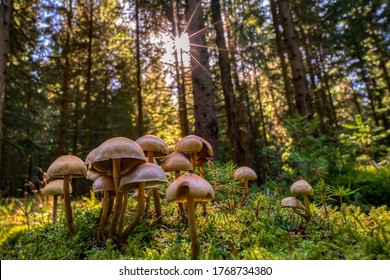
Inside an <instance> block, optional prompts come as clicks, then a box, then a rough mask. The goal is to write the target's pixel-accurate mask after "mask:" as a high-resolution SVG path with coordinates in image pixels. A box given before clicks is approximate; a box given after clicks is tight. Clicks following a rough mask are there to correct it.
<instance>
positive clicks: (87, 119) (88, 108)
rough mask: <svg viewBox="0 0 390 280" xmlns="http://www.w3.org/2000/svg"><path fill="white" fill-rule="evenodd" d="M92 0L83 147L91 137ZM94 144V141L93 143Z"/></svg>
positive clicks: (91, 6)
mask: <svg viewBox="0 0 390 280" xmlns="http://www.w3.org/2000/svg"><path fill="white" fill-rule="evenodd" d="M93 9H94V7H93V0H89V15H88V17H89V18H88V47H87V52H88V58H87V84H86V94H85V131H86V134H85V147H86V149H90V146H91V138H92V127H91V115H92V111H91V94H92V43H93ZM94 144H95V143H94Z"/></svg>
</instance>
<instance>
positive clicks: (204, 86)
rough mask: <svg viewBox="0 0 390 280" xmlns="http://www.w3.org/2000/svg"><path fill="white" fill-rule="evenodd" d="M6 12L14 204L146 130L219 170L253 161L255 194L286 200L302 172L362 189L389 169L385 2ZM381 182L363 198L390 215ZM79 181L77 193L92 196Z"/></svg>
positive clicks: (146, 2) (5, 147) (83, 6)
mask: <svg viewBox="0 0 390 280" xmlns="http://www.w3.org/2000/svg"><path fill="white" fill-rule="evenodd" d="M0 9H1V13H0V32H1V33H0V35H1V36H0V52H1V55H0V128H1V129H0V143H1V148H0V150H1V154H0V166H1V171H0V186H1V187H0V192H1V193H0V196H8V195H13V196H22V195H23V192H24V191H25V184H26V182H28V181H32V182H34V180H36V179H39V178H37V177H39V174H40V170H39V169H37V168H38V167H40V168H41V169H42V170H43V171H44V170H45V169H46V168H47V167H48V166H49V165H50V163H51V162H52V161H53V160H54V159H55V158H57V157H58V156H59V155H62V154H68V153H70V154H74V155H77V156H79V157H80V158H82V159H85V157H86V156H87V154H88V153H89V152H90V151H91V150H92V149H93V148H95V147H96V146H98V145H99V144H100V143H102V142H103V141H105V140H106V139H108V138H110V137H113V136H124V137H128V138H130V139H133V140H135V139H137V138H138V137H140V136H142V135H145V134H153V135H156V136H158V137H160V138H162V139H163V140H164V141H166V142H167V143H168V144H169V145H170V147H173V146H174V144H175V143H176V142H177V141H178V140H179V139H180V138H181V137H183V136H186V135H188V134H196V135H199V136H201V137H203V138H205V139H206V140H207V141H209V142H210V144H211V145H212V146H213V149H214V153H215V155H214V160H215V161H217V160H218V161H220V162H228V161H232V162H234V163H235V164H237V165H238V166H241V165H248V166H251V167H252V168H253V169H254V170H255V171H256V173H257V174H258V182H257V184H258V185H259V186H260V185H261V186H267V187H268V188H271V189H275V188H280V189H281V190H282V192H283V191H284V192H287V191H288V186H289V185H290V184H291V183H292V182H293V181H294V180H297V179H301V178H303V179H305V180H307V181H309V182H316V181H318V180H319V179H320V178H323V179H325V180H327V181H331V182H333V184H339V183H340V184H344V185H349V186H351V187H352V188H355V189H357V188H359V187H361V185H359V182H358V181H359V180H360V181H361V182H360V183H361V184H366V185H367V182H365V180H370V178H372V176H371V175H370V174H374V173H375V174H376V173H377V172H379V171H381V172H387V173H386V174H387V175H388V166H389V153H388V151H389V145H388V144H389V139H390V138H389V109H390V106H389V103H390V95H389V94H390V75H389V68H390V62H389V56H390V47H389V46H390V45H389V40H390V23H389V20H390V5H389V3H388V2H387V1H384V0H354V1H352V0H350V1H331V0H321V1H312V0H290V1H285V0H270V1H261V0H259V1H252V0H247V1H242V0H222V1H221V0H210V1H201V2H200V1H196V0H185V1H184V0H183V1H180V0H171V1H159V0H130V1H124V0H105V1H96V0H67V1H59V0H41V1H37V0H31V1H30V0H29V1H26V0H14V1H11V0H2V1H1V6H0ZM187 39H188V40H189V45H188V44H186V40H187ZM369 166H372V167H371V168H368V169H367V167H369ZM372 172H373V173H372ZM384 178H387V181H388V177H387V176H385V177H384ZM351 180H355V183H356V184H352V185H351ZM363 181H364V182H363ZM382 182H383V180H382ZM385 182H386V181H384V182H383V185H381V186H379V187H378V188H376V189H375V190H374V189H372V188H369V189H366V190H364V189H363V190H362V191H360V194H359V196H360V197H357V198H356V199H360V201H361V202H363V203H368V204H373V205H382V204H387V205H388V204H389V201H390V190H389V188H388V186H387V187H386V184H385ZM81 185H82V186H84V188H83V187H82V186H81V187H80V188H77V189H75V195H78V194H83V193H87V185H86V184H81Z"/></svg>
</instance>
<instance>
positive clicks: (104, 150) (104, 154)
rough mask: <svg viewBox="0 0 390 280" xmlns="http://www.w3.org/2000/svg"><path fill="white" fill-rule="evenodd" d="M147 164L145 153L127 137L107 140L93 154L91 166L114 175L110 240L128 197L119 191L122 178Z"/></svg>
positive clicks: (113, 235) (113, 237)
mask: <svg viewBox="0 0 390 280" xmlns="http://www.w3.org/2000/svg"><path fill="white" fill-rule="evenodd" d="M144 162H146V158H145V155H144V152H143V151H142V149H141V147H140V146H139V145H138V144H137V143H135V142H134V141H132V140H130V139H128V138H125V137H114V138H110V139H108V140H106V141H105V142H103V143H102V144H100V146H99V147H97V148H96V149H95V152H94V153H93V159H92V160H91V164H92V166H93V168H95V169H96V170H97V171H99V172H106V173H108V174H110V173H112V176H113V179H114V186H115V196H116V198H115V205H114V213H113V215H112V219H111V225H110V232H109V235H110V238H112V239H115V235H116V231H117V226H118V221H119V217H120V215H121V213H122V212H123V211H124V209H122V204H123V198H124V196H126V195H127V193H126V194H124V193H123V192H121V191H119V190H118V188H119V182H120V176H121V174H123V173H126V172H127V171H129V170H130V169H131V168H132V167H134V166H136V165H138V164H141V163H144Z"/></svg>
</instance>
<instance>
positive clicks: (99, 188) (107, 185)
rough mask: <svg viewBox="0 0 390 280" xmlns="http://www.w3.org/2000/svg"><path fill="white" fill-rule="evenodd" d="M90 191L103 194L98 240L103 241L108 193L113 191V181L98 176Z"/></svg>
mask: <svg viewBox="0 0 390 280" xmlns="http://www.w3.org/2000/svg"><path fill="white" fill-rule="evenodd" d="M92 190H93V191H94V192H95V193H96V192H100V193H103V201H102V212H101V215H100V222H99V232H98V240H100V241H104V239H105V236H104V225H105V224H106V220H107V217H108V213H109V209H110V200H111V199H110V192H112V191H115V185H114V180H113V178H112V177H110V176H100V177H98V178H97V179H96V180H95V181H94V182H93V184H92Z"/></svg>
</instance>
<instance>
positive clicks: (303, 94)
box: [277, 0, 311, 116]
mask: <svg viewBox="0 0 390 280" xmlns="http://www.w3.org/2000/svg"><path fill="white" fill-rule="evenodd" d="M277 3H278V7H279V15H280V20H281V23H282V26H283V34H284V40H285V44H286V48H287V53H288V59H289V63H290V68H291V73H292V77H293V84H294V89H295V105H296V108H297V111H298V113H299V114H300V115H301V116H306V115H309V116H311V108H310V103H309V93H308V90H307V85H306V83H307V82H306V79H305V74H304V68H303V62H302V56H301V53H300V50H299V45H298V42H297V39H296V36H295V28H294V24H293V21H292V17H291V12H290V10H289V7H288V4H287V1H286V0H277Z"/></svg>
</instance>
